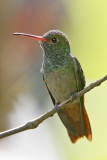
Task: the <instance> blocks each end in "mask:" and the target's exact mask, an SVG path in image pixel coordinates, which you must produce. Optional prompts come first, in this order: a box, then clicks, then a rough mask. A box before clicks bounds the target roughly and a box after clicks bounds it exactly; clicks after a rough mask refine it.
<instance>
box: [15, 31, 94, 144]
mask: <svg viewBox="0 0 107 160" xmlns="http://www.w3.org/2000/svg"><path fill="white" fill-rule="evenodd" d="M14 35H19V36H28V37H31V38H35V39H36V40H38V41H40V45H41V47H42V48H43V64H42V67H43V80H44V82H45V85H46V88H47V90H48V92H49V94H50V97H51V99H52V102H53V104H54V106H55V108H56V110H57V113H58V115H59V117H60V119H61V121H62V123H63V124H64V126H65V127H66V129H67V132H68V134H69V136H70V139H71V141H72V142H73V143H75V142H76V141H77V140H78V138H80V137H84V136H86V137H87V139H88V140H90V141H91V139H92V132H91V127H90V122H89V119H88V115H87V112H86V109H85V106H84V96H82V97H80V98H78V99H76V101H75V102H74V103H70V102H69V103H68V104H65V106H64V108H63V109H58V104H60V103H62V102H64V101H65V100H66V99H68V98H69V97H70V96H71V95H72V94H74V93H75V92H79V91H80V90H82V89H83V88H84V87H85V77H84V73H83V70H82V68H81V65H80V63H79V61H78V60H77V59H76V57H74V56H73V55H72V54H71V50H70V43H69V40H68V38H67V36H66V35H65V34H64V33H62V32H61V31H58V30H51V31H49V32H47V33H45V34H44V35H43V36H36V35H31V34H25V33H14Z"/></svg>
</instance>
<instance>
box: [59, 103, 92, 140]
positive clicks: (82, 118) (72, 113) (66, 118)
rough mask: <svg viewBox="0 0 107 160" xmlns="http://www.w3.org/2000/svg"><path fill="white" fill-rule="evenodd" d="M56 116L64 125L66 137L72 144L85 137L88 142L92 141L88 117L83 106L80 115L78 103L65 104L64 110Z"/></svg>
mask: <svg viewBox="0 0 107 160" xmlns="http://www.w3.org/2000/svg"><path fill="white" fill-rule="evenodd" d="M62 113H63V114H62ZM58 115H59V117H60V119H61V120H62V122H63V124H64V125H65V127H66V129H67V131H68V135H69V137H70V139H71V141H72V142H73V143H75V142H76V141H77V140H78V139H79V138H81V137H84V136H86V138H87V139H88V140H89V141H91V140H92V132H91V126H90V122H89V119H88V115H87V112H86V109H85V107H84V106H83V112H82V113H81V110H80V103H76V104H67V105H66V106H65V107H64V109H63V110H61V111H60V112H59V113H58ZM70 126H71V127H70Z"/></svg>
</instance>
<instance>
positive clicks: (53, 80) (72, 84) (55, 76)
mask: <svg viewBox="0 0 107 160" xmlns="http://www.w3.org/2000/svg"><path fill="white" fill-rule="evenodd" d="M44 77H45V81H46V83H47V86H48V89H49V90H50V92H51V94H52V96H53V97H54V99H55V101H57V102H60V103H61V102H63V101H64V100H66V99H68V98H69V97H70V96H71V95H72V94H73V93H74V92H76V91H77V84H76V79H75V75H74V73H73V71H72V70H71V71H69V69H68V70H63V69H62V70H58V71H52V72H50V73H48V74H44Z"/></svg>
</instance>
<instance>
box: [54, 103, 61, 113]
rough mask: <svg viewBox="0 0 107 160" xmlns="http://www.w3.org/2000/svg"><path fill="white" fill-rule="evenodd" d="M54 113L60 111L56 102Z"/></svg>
mask: <svg viewBox="0 0 107 160" xmlns="http://www.w3.org/2000/svg"><path fill="white" fill-rule="evenodd" d="M54 108H55V110H56V112H58V111H59V110H60V108H59V107H58V102H55V106H54Z"/></svg>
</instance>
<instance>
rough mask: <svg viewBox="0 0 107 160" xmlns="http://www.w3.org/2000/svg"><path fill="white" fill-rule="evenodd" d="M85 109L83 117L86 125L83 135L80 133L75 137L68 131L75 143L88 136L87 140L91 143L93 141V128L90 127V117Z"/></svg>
mask: <svg viewBox="0 0 107 160" xmlns="http://www.w3.org/2000/svg"><path fill="white" fill-rule="evenodd" d="M83 109H84V115H83V123H84V125H83V126H84V131H83V133H82V132H81V134H80V133H79V132H78V135H73V134H72V133H70V132H69V131H68V135H69V137H70V139H71V141H72V142H73V143H76V141H77V140H78V139H79V138H81V137H84V136H86V138H87V139H88V140H89V141H91V140H92V132H91V126H90V122H89V119H88V115H87V112H86V109H85V107H84V108H83Z"/></svg>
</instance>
